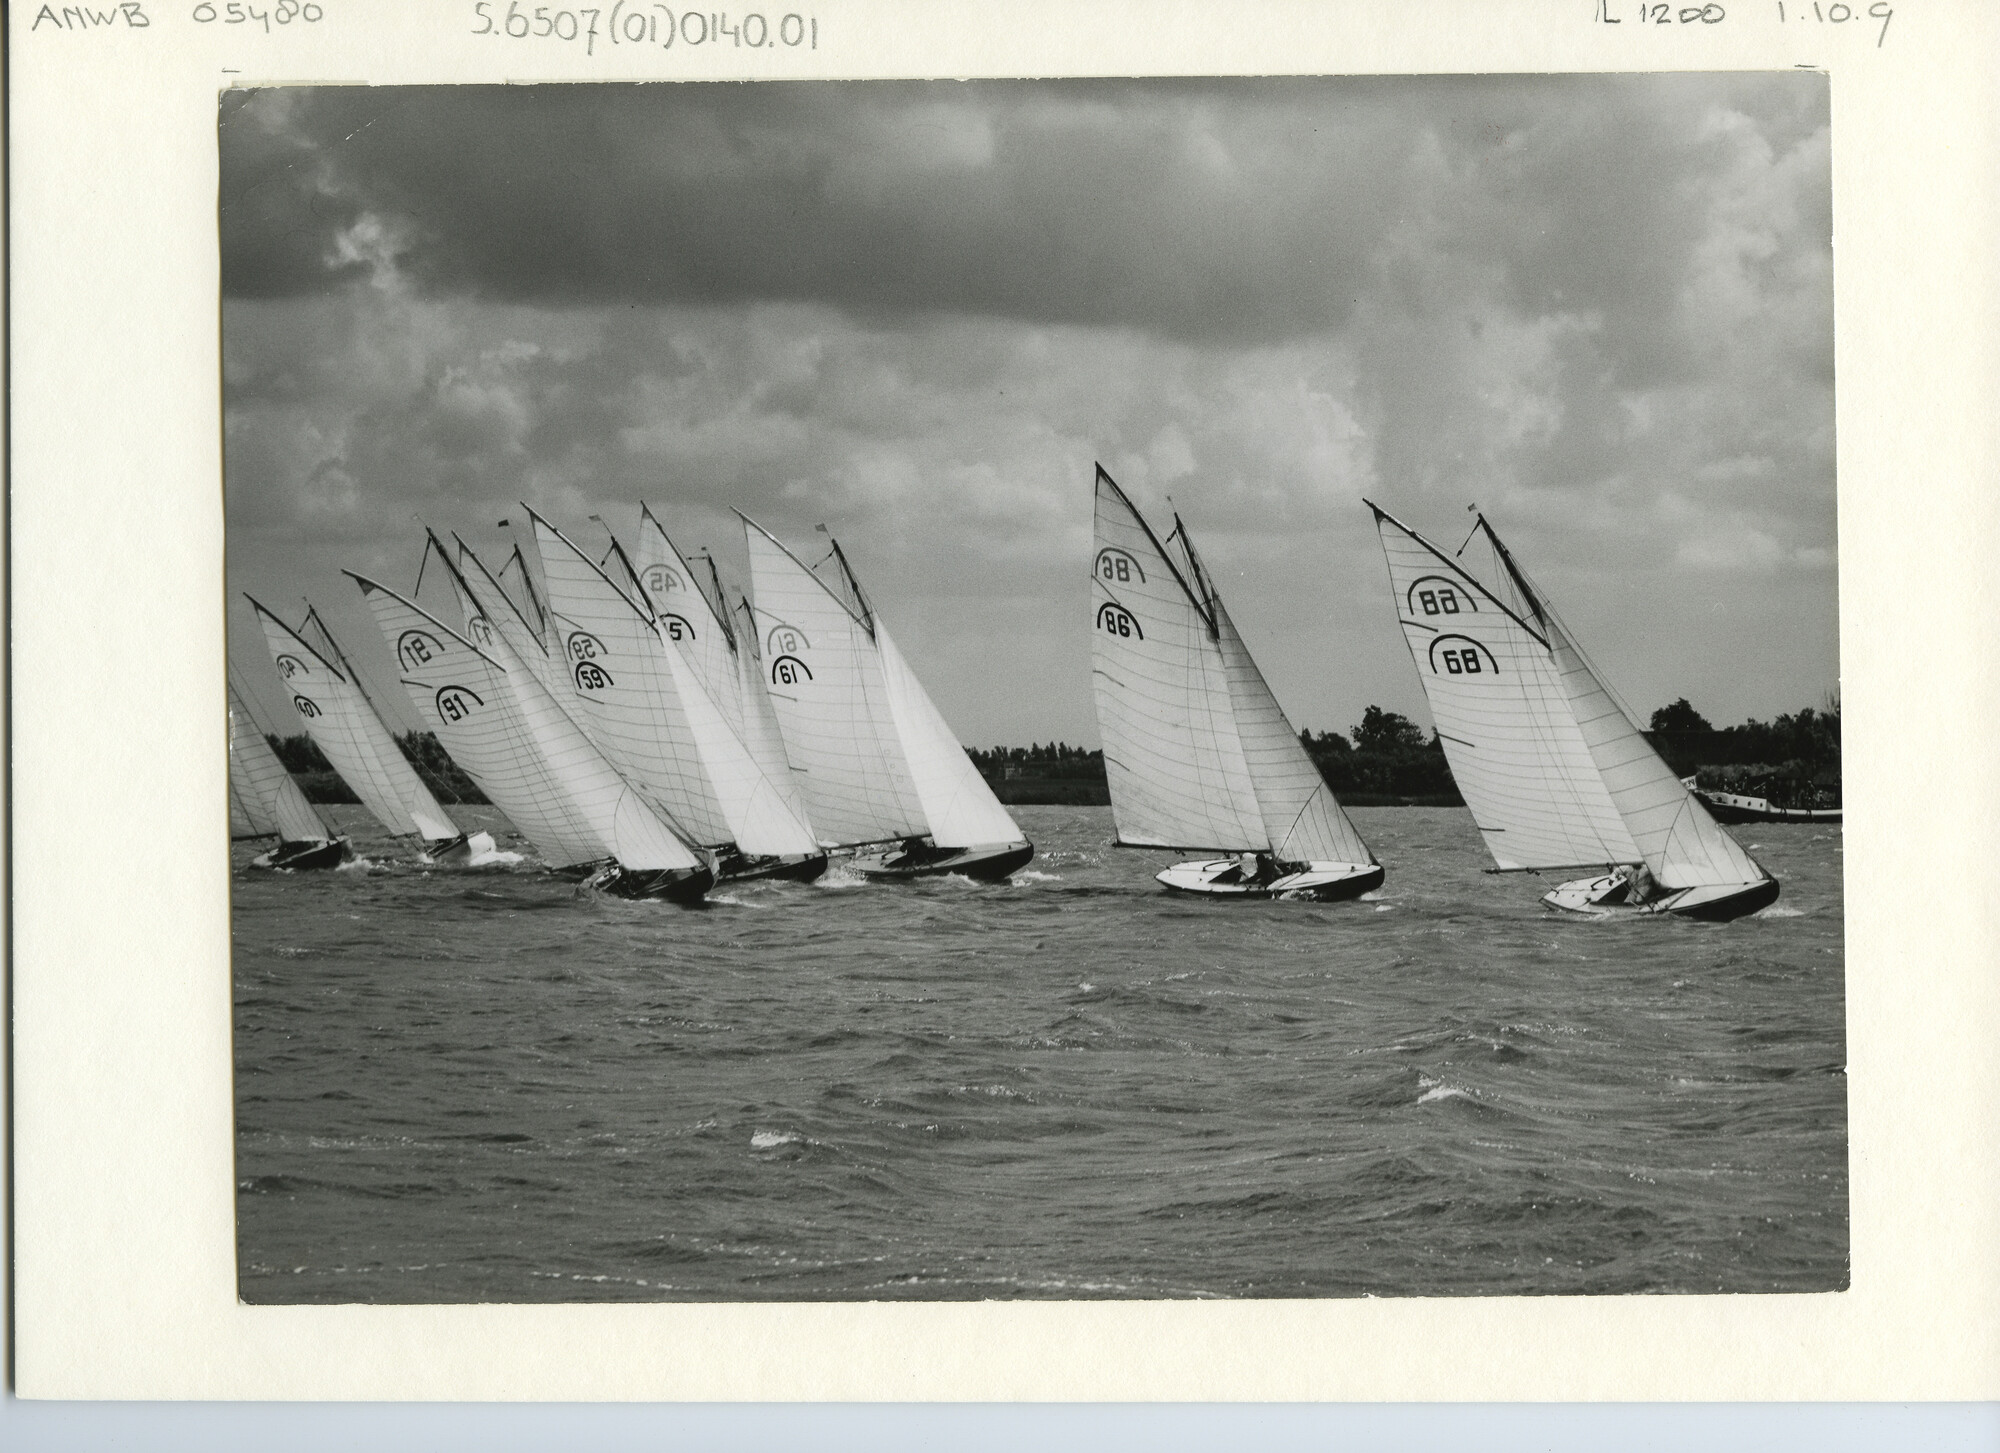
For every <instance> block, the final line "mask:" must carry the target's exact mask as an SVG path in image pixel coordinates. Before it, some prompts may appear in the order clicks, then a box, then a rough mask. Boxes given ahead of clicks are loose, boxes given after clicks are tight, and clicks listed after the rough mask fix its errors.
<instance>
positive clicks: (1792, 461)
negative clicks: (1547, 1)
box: [220, 72, 1839, 745]
mask: <svg viewBox="0 0 2000 1453" xmlns="http://www.w3.org/2000/svg"><path fill="white" fill-rule="evenodd" d="M220 134H221V195H220V209H221V210H220V217H221V246H222V284H223V295H224V302H223V373H224V381H223V382H224V405H225V425H226V486H227V501H228V520H229V564H230V584H231V588H232V590H233V591H242V590H249V591H251V592H253V593H255V594H257V595H258V596H259V598H260V599H263V600H264V601H265V603H266V604H268V605H271V606H273V607H275V608H278V609H279V610H280V611H281V613H286V614H289V615H290V616H292V617H293V618H296V617H297V616H298V615H299V614H300V613H301V612H302V609H303V608H302V607H301V606H300V605H299V604H298V602H299V598H300V597H301V596H302V595H309V596H310V597H311V598H312V600H313V601H314V603H315V604H317V605H319V606H320V608H321V611H322V613H324V614H325V615H327V616H328V617H329V619H331V620H332V621H333V622H334V625H335V628H336V630H339V631H341V632H342V633H343V636H344V639H345V643H346V644H347V646H348V650H349V653H350V654H351V655H355V656H362V655H363V654H364V653H365V656H366V661H367V663H368V665H369V666H370V667H371V668H376V667H379V670H378V671H377V673H376V674H377V678H378V683H377V684H382V685H386V684H387V683H388V682H389V681H390V676H389V668H388V656H387V653H386V649H385V648H384V647H383V646H382V644H381V641H380V638H379V636H378V635H377V634H376V632H375V629H374V626H373V622H372V619H371V618H370V617H369V616H368V614H367V612H366V610H365V608H363V607H362V606H361V605H360V603H359V598H358V596H357V595H356V593H355V591H354V588H353V586H352V585H351V584H350V583H349V582H347V581H346V580H345V579H343V578H342V577H341V576H340V575H339V573H338V572H339V570H340V569H341V568H342V567H346V568H349V569H354V570H358V571H361V572H363V573H367V574H374V575H376V576H378V577H379V578H381V579H383V580H384V581H385V583H389V584H392V585H396V586H399V587H406V586H408V585H409V584H410V582H411V577H412V574H413V572H414V570H415V568H416V563H417V558H418V553H419V540H420V536H419V533H418V526H417V524H416V521H415V519H414V518H413V516H418V515H420V516H422V517H423V518H424V519H425V520H427V521H429V522H431V523H433V524H434V525H437V526H439V527H440V528H450V529H457V530H459V531H461V532H463V533H465V534H466V536H467V538H468V539H469V540H470V541H471V542H472V543H473V544H474V545H475V547H480V548H484V547H487V546H491V547H492V548H493V550H494V553H495V555H496V557H497V556H504V554H505V551H506V549H507V548H508V547H507V546H506V545H505V544H504V543H502V542H504V541H505V540H506V538H507V537H506V535H505V533H504V532H502V531H499V530H496V529H495V528H494V527H495V525H496V523H497V522H498V521H499V520H500V519H501V518H502V517H504V516H506V515H508V514H510V513H513V512H514V507H515V502H516V501H517V500H526V501H527V502H528V503H530V504H532V505H534V506H535V507H536V508H537V509H539V510H541V511H543V512H544V513H545V514H547V515H549V516H550V517H551V518H552V519H553V520H555V521H556V522H557V523H558V524H560V525H562V526H564V527H565V528H569V529H573V531H574V533H575V534H576V536H577V538H579V540H580V542H582V543H594V542H598V541H601V540H602V538H603V536H602V534H601V532H599V531H598V529H597V527H596V526H594V525H589V524H588V523H587V517H588V516H589V515H591V514H594V513H595V514H602V515H603V516H604V517H605V518H606V520H607V521H609V522H610V524H611V525H612V526H613V527H614V528H616V529H617V530H618V531H619V533H620V534H621V535H622V536H623V537H624V538H626V539H627V540H628V542H629V540H630V539H631V536H632V527H633V523H634V519H635V516H636V512H637V502H638V501H639V500H641V499H645V500H647V501H649V502H650V503H651V505H652V506H653V509H654V510H655V512H656V513H658V514H659V515H660V517H661V519H662V520H663V521H664V522H665V523H666V525H667V527H668V529H669V530H670V531H671V532H672V533H673V534H674V536H675V538H676V540H677V542H679V543H680V544H681V545H682V546H683V548H691V547H696V546H701V545H712V546H714V547H715V549H716V551H717V553H718V554H719V556H720V557H721V559H722V560H723V562H724V565H725V568H734V571H735V574H736V575H737V576H738V577H739V578H740V577H741V576H742V575H743V574H744V571H743V568H742V565H743V560H744V555H743V543H742V538H741V532H740V529H739V528H738V527H737V526H736V524H735V521H734V519H733V517H732V516H731V515H730V513H729V510H730V507H731V506H736V507H738V508H741V509H742V510H744V511H745V512H746V513H748V514H750V515H751V516H752V517H754V518H755V519H757V520H758V521H759V522H760V523H761V524H763V525H765V526H766V527H768V528H770V529H771V530H773V531H774V532H775V533H776V534H777V535H778V536H779V537H780V538H782V539H784V540H786V541H787V542H789V543H791V544H793V545H794V547H795V548H796V549H798V550H799V551H800V552H801V553H806V552H810V551H812V550H813V549H814V546H815V542H816V541H817V540H818V539H819V537H817V536H815V534H814V532H813V526H814V524H815V523H818V522H822V521H823V522H825V523H826V524H827V526H828V527H829V528H830V529H831V530H832V531H833V533H834V534H835V535H836V536H838V537H839V539H840V540H841V542H842V544H843V546H844V547H845V549H846V551H847V553H848V556H849V558H850V560H851V561H852V562H853V565H854V567H855V570H856V572H857V573H858V574H859V575H860V577H861V580H862V583H863V585H864V586H865V587H866V588H867V589H868V591H869V592H870V594H871V596H872V597H873V600H874V602H875V604H876V606H877V608H878V610H879V611H880V612H881V614H882V615H883V617H884V618H885V619H886V620H887V621H888V622H889V624H890V626H891V628H892V629H893V630H894V632H895V635H896V638H897V641H898V643H899V644H900V645H901V646H902V648H903V650H904V652H905V654H906V655H908V656H909V657H910V659H911V661H912V663H913V664H914V665H915V667H916V669H917V671H918V674H919V675H920V676H921V677H922V678H923V680H924V681H925V683H926V684H927V685H928V686H929V688H930V690H931V694H932V695H933V696H934V697H935V698H936V699H937V701H938V704H939V706H940V707H941V708H942V710H943V711H944V713H945V716H946V718H947V720H949V721H950V722H951V723H952V724H953V726H954V727H955V728H956V729H957V730H958V733H959V735H960V737H961V739H962V740H965V741H967V742H970V743H974V744H979V745H986V744H991V743H1008V744H1026V743H1028V742H1030V741H1049V740H1053V739H1057V738H1061V739H1065V740H1068V741H1071V742H1084V743H1088V744H1090V745H1096V743H1097V731H1096V725H1095V720H1094V716H1093V712H1092V708H1091V698H1090V654H1089V600H1090V590H1089V574H1088V572H1089V565H1090V549H1089V537H1090V512H1091V478H1092V465H1093V462H1094V461H1096V460H1102V461H1103V462H1104V463H1105V465H1106V466H1107V467H1108V468H1109V469H1110V470H1111V472H1112V474H1113V475H1114V476H1115V477H1116V478H1117V479H1118V480H1119V482H1120V483H1121V484H1123V485H1124V486H1125V488H1126V489H1127V491H1128V492H1129V493H1131V495H1132V496H1133V498H1134V499H1135V501H1136V502H1137V503H1138V504H1139V506H1140V507H1141V508H1142V509H1143V510H1145V511H1147V513H1148V514H1149V515H1152V516H1153V517H1154V518H1155V519H1164V518H1167V517H1168V516H1169V510H1170V508H1172V509H1178V510H1179V511H1180V513H1181V514H1182V516H1183V517H1184V518H1185V519H1186V520H1187V522H1188V526H1189V529H1190V531H1191V533H1192V534H1193V535H1194V537H1195V540H1196V542H1197V544H1198V545H1199V546H1200V548H1201V550H1202V552H1203V557H1204V560H1205V561H1206V562H1207V563H1208V564H1209V565H1210V566H1211V568H1212V570H1213V573H1214V574H1215V576H1216V578H1217V580H1218V582H1219V584H1220V586H1221V588H1222V590H1223V593H1224V595H1225V597H1226V598H1227V599H1228V601H1229V603H1230V609H1231V614H1232V615H1233V616H1234V617H1235V619H1236V621H1237V623H1238V625H1239V627H1240V628H1241V629H1242V631H1243V633H1244V636H1245V638H1246V639H1247V640H1248V642H1249V644H1250V647H1251V650H1252V651H1253V652H1254V653H1255V654H1256V656H1257V657H1258V660H1259V661H1260V663H1261V664H1262V665H1263V667H1264V671H1265V674H1266V676H1268V677H1269V678H1270V680H1271V683H1272V686H1273V688H1274V689H1275V690H1276V692H1277V695H1278V698H1279V700H1280V701H1281V702H1282V703H1283V705H1284V706H1285V708H1286V710H1287V712H1288V713H1289V714H1290V716H1291V717H1292V718H1293V720H1294V721H1295V722H1296V723H1297V724H1299V725H1301V726H1305V727H1310V728H1312V729H1315V730H1320V729H1334V730H1345V729H1346V728H1348V727H1349V726H1351V725H1352V724H1353V723H1355V722H1357V721H1359V720H1360V717H1361V712H1362V709H1363V708H1364V707H1365V706H1367V705H1369V704H1370V703H1379V704H1381V705H1383V706H1386V707H1389V708H1391V709H1394V710H1399V711H1403V712H1405V713H1407V714H1409V715H1410V716H1412V717H1415V718H1417V719H1418V720H1420V721H1422V722H1425V723H1428V721H1429V717H1428V714H1427V713H1425V712H1424V710H1423V706H1422V695H1421V691H1420V689H1419V687H1418V685H1417V679H1416V674H1415V671H1414V668H1413V667H1412V665H1411V663H1410V659H1409V655H1408V653H1407V651H1406V649H1405V647H1404V645H1403V641H1402V636H1401V633H1400V630H1399V629H1398V628H1397V626H1396V623H1395V619H1394V612H1393V608H1392V605H1391V602H1390V599H1389V592H1388V585H1387V577H1386V572H1385V570H1384V567H1383V563H1382V557H1381V551H1380V547H1379V545H1378V544H1377V541H1376V536H1375V530H1374V525H1373V522H1372V520H1371V518H1370V516H1369V513H1368V511H1367V509H1366V508H1365V507H1364V506H1363V505H1362V503H1361V501H1362V498H1363V497H1364V496H1366V497H1368V498H1371V499H1373V500H1375V501H1377V502H1378V503H1380V504H1382V505H1383V506H1385V507H1386V508H1388V509H1390V510H1391V511H1393V512H1395V513H1396V514H1398V515H1400V516H1401V517H1402V518H1403V519H1405V520H1406V521H1408V522H1409V523H1410V524H1412V525H1414V526H1415V527H1417V528H1418V529H1420V530H1425V531H1426V532H1428V533H1431V534H1432V535H1433V537H1434V538H1436V539H1437V540H1438V541H1439V542H1440V543H1442V544H1444V545H1445V547H1446V548H1447V549H1448V550H1449V549H1455V548H1456V547H1457V546H1458V544H1459V542H1460V541H1461V540H1462V539H1463V538H1464V535H1465V531H1466V529H1467V528H1468V526H1469V524H1470V519H1471V517H1470V516H1469V515H1468V514H1467V513H1466V505H1467V504H1468V503H1469V502H1477V503H1478V505H1479V506H1480V507H1481V508H1482V509H1483V510H1485V511H1486V513H1487V514H1488V516H1489V517H1490V518H1491V519H1492V520H1493V522H1494V524H1495V525H1496V527H1497V528H1498V529H1499V530H1500V532H1501V533H1502V535H1503V536H1504V537H1505V538H1506V539H1507V541H1508V544H1509V545H1510V546H1511V547H1512V548H1513V550H1514V552H1515V554H1516V555H1517V556H1518V557H1519V558H1520V560H1521V561H1522V563H1523V564H1524V565H1525V566H1526V567H1527V568H1528V569H1529V571H1530V572H1531V573H1533V574H1534V575H1535V576H1536V578H1537V579H1538V580H1539V581H1540V583H1541V584H1542V586H1543V587H1544V588H1545V589H1546V590H1547V591H1548V592H1549V593H1550V595H1551V596H1552V597H1553V599H1554V602H1555V604H1556V606H1557V607H1558V609H1559V610H1560V611H1561V612H1562V613H1563V615H1564V616H1565V617H1566V619H1567V620H1568V621H1569V623H1570V625H1571V626H1572V627H1573V628H1574V630H1575V632H1576V633H1577V635H1578V636H1579V637H1580V639H1581V641H1582V643H1583V645H1584V646H1585V648H1586V650H1588V651H1589V652H1590V653H1591V655H1592V656H1593V657H1594V658H1595V660H1596V662H1597V663H1598V665H1599V666H1600V667H1601V668H1602V669H1603V670H1604V672H1605V674H1606V675H1607V676H1608V677H1609V678H1610V683H1611V685H1612V686H1613V687H1614V688H1615V689H1617V690H1618V691H1619V692H1620V693H1621V694H1622V695H1623V696H1624V698H1625V699H1626V700H1627V702H1628V703H1629V704H1630V705H1631V706H1632V707H1633V708H1634V709H1635V710H1636V711H1637V712H1638V713H1639V715H1640V716H1641V718H1642V724H1643V718H1644V717H1645V716H1646V715H1647V714H1648V713H1650V712H1651V711H1652V709H1653V708H1655V707H1657V706H1660V705H1662V704H1664V703H1666V702H1667V701H1670V700H1672V699H1674V698H1676V697H1681V696H1685V697H1687V698H1689V699H1690V700H1691V701H1692V702H1693V703H1694V705H1695V706H1696V707H1697V708H1698V709H1699V710H1701V711H1702V712H1703V713H1704V714H1706V715H1707V716H1708V717H1709V718H1710V719H1711V720H1712V721H1714V722H1715V723H1716V724H1718V725H1723V724H1728V723H1732V722H1737V721H1741V720H1743V719H1745V718H1746V717H1750V716H1756V717H1769V716H1771V715H1773V714H1775V713H1778V712H1784V711H1793V710H1796V709H1798V708H1799V707H1802V706H1809V705H1811V706H1817V705H1819V704H1821V702H1822V700H1823V698H1824V697H1825V696H1826V695H1827V694H1828V693H1829V692H1831V691H1833V690H1835V689H1836V688H1837V686H1838V678H1839V654H1838V637H1837V624H1838V623H1837V610H1836V586H1837V579H1836V561H1835V511H1834V459H1833V318H1832V248H1831V233H1832V223H1831V203H1830V197H1829V168H1828V152H1827V87H1826V82H1825V78H1824V77H1822V76H1819V75H1815V74H1812V73H1808V72H1779V73H1771V74H1755V75H1732V76H1651V77H1647V76H1605V77H1582V78H1569V77H1556V78H1547V77H1518V78H1512V77H1503V78H1428V79H1414V80H1413V79H1405V78H1393V77H1392V78H1367V79H1338V78H1337V79H1331V80H1319V79H1278V80H1193V81H1148V82H1124V81H1110V82H1069V81H1060V82H1048V83H1016V82H976V83H971V84H964V83H952V82H940V83H921V84H919V83H880V82H866V83H860V82H834V83H774V82H765V83H755V84H740V85H738V84H701V85H694V84H681V85H676V84H660V85H648V86H611V85H586V86H535V87H504V88H503V87H421V88H374V89H366V88H328V89H310V90H306V89H301V90H270V91H261V92H257V93H254V94H243V93H238V94H233V95H230V96H228V97H226V98H225V99H224V101H223V104H222V110H221V133H220ZM1169 495H1171V497H1172V501H1173V503H1172V506H1171V507H1170V506H1169V505H1168V504H1167V497H1168V496H1169ZM808 558H809V559H810V558H816V556H813V555H809V556H808ZM493 563H494V564H495V565H497V564H498V563H499V561H498V558H495V560H494V561H493ZM230 620H231V626H232V631H231V647H232V658H233V659H234V660H235V661H236V662H237V665H238V670H239V671H240V672H242V674H243V675H244V676H246V677H247V678H248V679H249V680H250V681H251V682H252V684H253V689H255V690H257V691H258V692H259V694H260V696H261V697H262V698H263V700H264V701H265V702H266V706H267V711H269V710H270V704H271V703H275V702H277V701H279V700H281V699H282V698H281V696H280V694H279V693H278V692H277V690H276V686H275V682H274V678H273V676H272V673H271V671H270V669H269V666H268V661H269V658H268V656H267V655H266V654H265V652H264V649H263V645H262V641H261V638H260V637H259V636H258V635H257V634H256V632H255V628H254V625H253V624H252V622H251V620H250V617H249V612H248V610H247V608H246V607H243V606H242V605H241V603H240V600H239V601H238V602H237V603H236V604H234V605H232V608H231V612H230ZM389 690H390V691H394V688H393V687H392V686H391V687H390V688H389ZM385 694H386V693H385ZM393 704H394V705H395V706H396V707H397V708H400V709H404V710H405V724H407V723H408V722H409V721H411V720H413V718H411V717H409V716H408V713H407V703H406V701H404V700H403V699H402V697H401V694H400V692H396V693H395V695H394V697H393ZM271 715H272V716H273V717H274V718H276V713H275V712H271ZM272 724H274V725H275V726H276V728H277V729H278V730H280V731H284V732H292V731H297V730H299V729H300V728H299V725H298V723H297V721H296V719H295V718H292V717H291V716H290V714H289V712H287V713H286V714H285V716H284V717H283V718H277V719H275V720H274V722H273V723H272Z"/></svg>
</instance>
